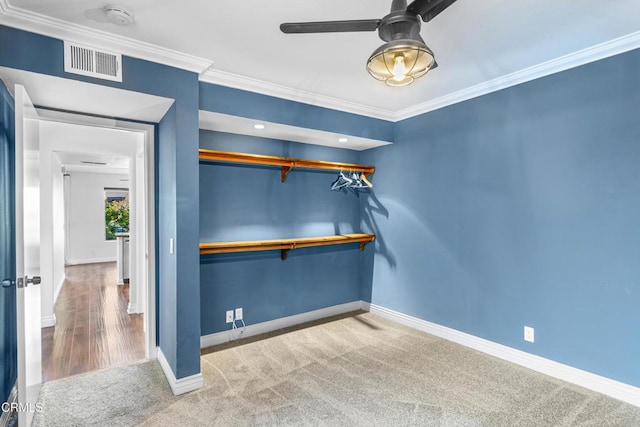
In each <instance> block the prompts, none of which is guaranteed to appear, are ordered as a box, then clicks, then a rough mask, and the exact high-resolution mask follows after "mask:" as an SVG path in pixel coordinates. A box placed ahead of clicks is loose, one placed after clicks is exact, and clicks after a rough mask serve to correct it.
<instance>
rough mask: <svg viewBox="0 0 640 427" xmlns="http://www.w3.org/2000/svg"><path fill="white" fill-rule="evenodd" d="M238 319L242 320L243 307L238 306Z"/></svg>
mask: <svg viewBox="0 0 640 427" xmlns="http://www.w3.org/2000/svg"><path fill="white" fill-rule="evenodd" d="M236 320H242V307H240V308H236Z"/></svg>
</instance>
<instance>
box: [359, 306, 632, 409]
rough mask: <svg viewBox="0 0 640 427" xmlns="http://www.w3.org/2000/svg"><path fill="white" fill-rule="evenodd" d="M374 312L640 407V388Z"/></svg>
mask: <svg viewBox="0 0 640 427" xmlns="http://www.w3.org/2000/svg"><path fill="white" fill-rule="evenodd" d="M369 311H370V312H371V313H373V314H376V315H378V316H381V317H385V318H387V319H389V320H393V321H395V322H398V323H401V324H403V325H406V326H409V327H411V328H414V329H417V330H419V331H423V332H427V333H429V334H432V335H435V336H438V337H440V338H444V339H446V340H448V341H452V342H455V343H457V344H461V345H464V346H465V347H470V348H473V349H474V350H478V351H481V352H483V353H486V354H490V355H491V356H495V357H498V358H500V359H503V360H506V361H509V362H512V363H515V364H517V365H520V366H524V367H525V368H529V369H532V370H534V371H537V372H540V373H542V374H545V375H549V376H551V377H554V378H558V379H561V380H563V381H567V382H570V383H573V384H576V385H579V386H581V387H584V388H587V389H589V390H593V391H596V392H598V393H602V394H606V395H607V396H611V397H613V398H615V399H618V400H622V401H624V402H627V403H630V404H632V405H634V406H639V407H640V388H638V387H634V386H631V385H629V384H624V383H621V382H619V381H615V380H612V379H609V378H606V377H602V376H600V375H596V374H592V373H591V372H587V371H583V370H581V369H577V368H574V367H571V366H568V365H563V364H562V363H558V362H554V361H553V360H549V359H545V358H544V357H540V356H536V355H533V354H530V353H527V352H524V351H521V350H516V349H514V348H511V347H507V346H505V345H502V344H498V343H495V342H493V341H489V340H485V339H483V338H478V337H476V336H473V335H470V334H467V333H464V332H460V331H457V330H455V329H451V328H448V327H446V326H442V325H438V324H436V323H431V322H427V321H426V320H422V319H418V318H416V317H412V316H408V315H406V314H402V313H399V312H397V311H393V310H390V309H388V308H384V307H381V306H379V305H375V304H371V305H370V310H369Z"/></svg>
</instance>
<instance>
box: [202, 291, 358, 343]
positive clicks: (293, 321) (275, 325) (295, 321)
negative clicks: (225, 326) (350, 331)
mask: <svg viewBox="0 0 640 427" xmlns="http://www.w3.org/2000/svg"><path fill="white" fill-rule="evenodd" d="M362 303H363V302H362V301H354V302H349V303H346V304H340V305H334V306H331V307H327V308H321V309H319V310H314V311H308V312H306V313H301V314H296V315H293V316H288V317H281V318H279V319H274V320H269V321H268V322H262V323H256V324H255V325H247V326H246V327H245V328H244V332H242V333H241V334H240V333H237V332H236V333H234V332H232V331H224V332H217V333H215V334H210V335H204V336H202V337H200V348H206V347H211V346H214V345H218V344H223V343H225V342H228V341H233V340H236V339H238V338H246V337H251V336H254V335H260V334H264V333H266V332H273V331H277V330H278V329H284V328H288V327H290V326H295V325H299V324H301V323H306V322H312V321H314V320H319V319H324V318H325V317H331V316H336V315H338V314H344V313H349V312H350V311H356V310H361V309H362Z"/></svg>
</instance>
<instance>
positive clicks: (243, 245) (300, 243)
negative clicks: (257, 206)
mask: <svg viewBox="0 0 640 427" xmlns="http://www.w3.org/2000/svg"><path fill="white" fill-rule="evenodd" d="M375 238H376V236H375V234H364V233H355V234H340V235H337V236H321V237H302V238H297V239H278V240H250V241H241V242H215V243H200V254H201V255H205V254H221V253H230V252H252V251H272V250H278V249H279V250H280V251H281V254H280V256H281V258H282V259H283V260H284V259H286V258H287V251H290V250H291V249H297V248H310V247H313V246H326V245H341V244H344V243H360V250H364V246H365V245H366V244H367V243H369V242H372V241H373V240H375Z"/></svg>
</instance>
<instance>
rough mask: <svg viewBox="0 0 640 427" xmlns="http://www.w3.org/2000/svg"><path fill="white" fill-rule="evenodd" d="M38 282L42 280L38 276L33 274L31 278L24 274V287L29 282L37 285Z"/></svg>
mask: <svg viewBox="0 0 640 427" xmlns="http://www.w3.org/2000/svg"><path fill="white" fill-rule="evenodd" d="M40 282H42V279H41V278H40V276H33V277H32V278H29V277H28V276H24V283H25V285H24V286H25V287H27V286H28V285H30V284H34V285H39V284H40Z"/></svg>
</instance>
